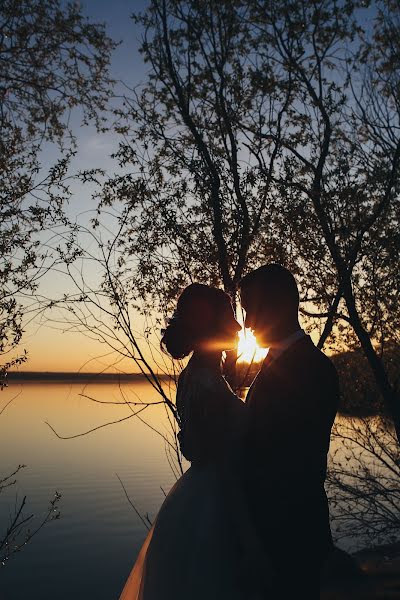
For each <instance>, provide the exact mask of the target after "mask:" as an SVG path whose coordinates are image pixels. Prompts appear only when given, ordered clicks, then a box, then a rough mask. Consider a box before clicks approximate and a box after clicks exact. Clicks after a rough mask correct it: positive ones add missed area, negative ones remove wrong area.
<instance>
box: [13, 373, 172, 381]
mask: <svg viewBox="0 0 400 600" xmlns="http://www.w3.org/2000/svg"><path fill="white" fill-rule="evenodd" d="M158 377H159V378H160V379H164V378H165V377H166V376H165V375H159V376H158ZM7 379H8V380H9V381H41V382H47V381H48V382H52V381H69V382H77V383H80V382H84V383H106V382H117V383H118V382H125V381H140V380H143V379H144V376H143V375H142V374H141V373H60V372H41V371H10V372H9V373H8V375H7Z"/></svg>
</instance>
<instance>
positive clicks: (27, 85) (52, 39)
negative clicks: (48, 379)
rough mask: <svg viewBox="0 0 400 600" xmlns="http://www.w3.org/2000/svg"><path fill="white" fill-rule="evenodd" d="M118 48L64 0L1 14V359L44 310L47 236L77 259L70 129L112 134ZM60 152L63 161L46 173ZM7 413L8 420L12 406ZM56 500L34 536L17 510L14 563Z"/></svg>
mask: <svg viewBox="0 0 400 600" xmlns="http://www.w3.org/2000/svg"><path fill="white" fill-rule="evenodd" d="M114 47H115V43H114V42H113V41H112V40H111V39H110V38H109V37H107V35H106V34H105V29H104V26H102V25H97V24H91V23H89V22H88V21H87V20H86V19H85V18H84V17H83V15H82V13H81V11H80V9H79V7H78V4H77V3H69V4H67V5H65V4H64V3H61V2H60V1H59V0H15V1H14V0H4V1H3V2H2V3H1V7H0V127H1V135H0V255H1V262H0V355H3V357H4V356H5V355H7V353H9V352H10V351H11V350H13V349H14V348H15V347H16V346H17V344H18V343H19V342H20V340H21V336H22V334H23V318H24V317H26V315H27V313H30V312H31V313H36V312H37V311H38V310H39V308H40V306H38V305H36V304H35V301H33V302H32V301H29V303H28V306H27V300H26V297H30V296H31V295H32V294H33V292H34V291H35V290H36V289H37V286H38V282H39V279H40V278H41V277H42V276H43V275H44V274H45V273H46V272H47V271H48V270H49V269H50V268H51V267H52V266H53V265H54V262H55V261H56V260H57V253H51V252H49V251H48V249H46V243H45V242H46V239H45V238H44V237H43V234H44V232H45V231H48V230H50V229H51V228H53V232H52V235H56V233H57V231H56V229H55V228H56V227H58V228H59V229H61V230H62V233H63V234H64V236H63V237H64V239H65V240H66V242H65V244H63V246H61V245H59V247H58V255H61V258H62V260H63V261H67V262H68V261H69V260H72V259H73V258H74V256H76V253H75V250H74V245H73V241H74V238H73V233H74V232H73V231H69V233H68V232H65V230H66V229H67V227H68V228H69V223H68V220H67V218H66V217H65V214H64V212H63V206H64V204H65V202H66V200H67V199H68V198H69V196H70V189H69V183H68V175H69V174H68V167H69V163H70V159H71V157H72V156H73V155H74V153H75V151H76V140H75V137H74V135H73V132H72V129H71V127H70V125H69V120H70V117H71V114H72V111H73V109H74V108H75V107H76V108H79V110H80V111H81V112H82V117H83V123H85V124H88V123H89V122H93V123H94V124H95V126H96V127H97V129H98V130H99V131H100V130H101V129H102V128H104V126H105V120H104V116H103V114H102V113H103V111H104V109H105V107H106V102H107V99H108V97H109V96H110V93H111V87H110V86H111V83H112V82H111V80H110V77H109V75H108V66H109V61H110V54H111V52H112V50H113V48H114ZM45 147H47V148H49V147H51V151H52V155H53V154H54V152H57V153H58V155H59V158H58V160H56V161H55V162H53V163H52V164H50V166H48V165H45V164H42V155H41V153H42V151H43V149H44V148H45ZM25 359H26V354H25V353H24V354H22V355H21V356H19V357H18V356H17V357H14V358H7V359H5V361H4V362H3V364H2V366H1V367H0V372H1V380H0V385H1V388H3V387H4V385H5V384H6V382H5V376H6V371H7V369H8V368H10V367H12V366H15V365H16V364H20V363H21V362H24V360H25ZM8 404H9V402H8V403H7V404H6V405H5V406H4V407H3V408H2V410H1V411H0V414H1V413H2V412H3V411H4V410H5V408H6V407H7V406H8ZM20 468H22V466H19V467H18V468H17V469H16V470H15V471H14V473H12V474H9V475H4V474H2V475H0V493H2V492H4V490H5V489H6V488H9V487H10V486H14V484H15V483H16V481H15V479H14V475H16V473H17V472H18V471H19V470H20ZM59 498H60V496H59V494H58V493H56V495H55V497H54V499H53V500H52V501H51V502H50V506H49V509H48V512H47V514H46V516H45V517H44V520H43V521H42V522H41V523H40V524H39V525H38V526H37V527H36V528H35V529H34V530H33V531H32V530H29V529H28V527H29V525H31V523H32V518H33V515H28V516H26V515H25V514H24V512H23V511H24V509H26V497H24V498H23V500H22V502H21V503H19V504H18V505H16V506H15V512H14V513H13V514H12V516H11V520H10V523H9V524H8V525H7V526H6V527H5V530H4V532H2V534H1V536H0V561H1V562H2V563H3V564H4V563H5V561H6V560H7V559H8V558H9V557H10V556H11V555H12V554H14V553H15V552H18V551H20V550H21V549H22V548H23V547H24V546H25V544H26V543H27V542H28V541H29V540H30V539H31V538H32V537H33V535H35V534H36V533H37V531H39V530H40V529H41V528H42V527H43V526H44V525H45V524H46V523H47V522H48V521H49V520H52V519H53V518H54V517H56V516H57V515H58V512H57V504H58V501H59Z"/></svg>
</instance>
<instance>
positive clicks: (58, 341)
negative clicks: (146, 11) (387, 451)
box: [21, 0, 159, 372]
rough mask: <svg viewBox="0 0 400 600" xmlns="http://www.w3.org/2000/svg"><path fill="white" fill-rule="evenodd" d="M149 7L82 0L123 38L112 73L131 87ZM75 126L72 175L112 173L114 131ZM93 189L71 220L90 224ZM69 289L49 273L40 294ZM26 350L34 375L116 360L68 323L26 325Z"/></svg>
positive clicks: (77, 203)
mask: <svg viewBox="0 0 400 600" xmlns="http://www.w3.org/2000/svg"><path fill="white" fill-rule="evenodd" d="M146 4H147V3H146V2H145V0H136V1H134V2H130V1H126V0H114V1H113V2H109V1H108V0H86V2H81V5H82V6H83V10H84V12H85V14H87V15H88V16H89V17H90V19H91V21H92V22H105V23H106V25H107V31H108V34H109V35H110V36H111V37H112V38H113V39H114V40H121V44H120V46H119V47H118V48H117V49H116V51H115V52H114V56H113V61H112V68H111V75H112V77H113V78H115V79H116V80H118V81H119V82H121V81H123V82H124V83H126V84H127V85H128V86H129V87H134V86H135V85H137V84H139V83H140V82H141V80H143V78H144V75H145V66H144V65H143V62H142V59H141V56H140V54H139V52H138V48H139V45H140V38H141V33H142V32H141V30H140V29H139V28H138V27H137V26H136V25H135V24H134V23H133V21H132V20H131V19H130V15H131V14H132V12H134V11H140V10H141V9H143V8H144V7H145V6H146ZM118 86H120V89H121V90H122V84H121V83H119V84H117V86H116V92H117V93H118ZM72 123H73V128H74V130H75V133H76V135H77V138H78V154H77V156H76V158H75V159H74V161H73V163H72V166H71V171H72V172H73V171H74V170H78V169H83V168H93V167H101V168H103V169H104V170H105V172H106V174H107V175H111V174H112V173H114V172H115V171H116V170H117V165H116V161H115V160H113V159H111V158H110V155H111V154H112V153H113V152H115V151H116V149H117V146H118V137H117V136H116V135H115V134H112V133H108V134H98V133H97V132H96V131H95V130H94V128H93V127H86V128H81V127H80V125H79V116H78V115H77V114H75V115H72ZM53 160H54V149H53V148H52V147H50V146H47V147H45V148H44V151H43V155H42V162H43V166H44V168H46V166H49V165H50V164H52V161H53ZM91 191H93V190H91V188H90V186H85V188H83V187H75V188H74V195H73V198H72V199H71V201H70V203H69V205H68V207H67V213H68V216H70V217H71V218H72V219H77V220H78V221H79V222H84V223H85V222H88V219H89V218H90V214H91V213H90V211H92V210H93V209H94V208H95V201H94V200H92V198H91ZM68 286H69V284H68V282H67V281H66V279H65V278H63V277H62V276H61V275H59V274H56V273H49V274H48V275H47V276H46V277H45V278H44V279H43V280H42V283H41V288H40V291H41V292H42V293H43V294H44V295H45V296H47V297H49V298H54V297H57V296H58V297H60V296H62V294H63V293H64V292H68V291H69V288H68ZM54 318H55V319H56V320H59V318H58V315H57V313H55V314H54ZM134 321H135V328H136V329H137V330H138V331H143V329H144V323H143V318H142V317H140V316H138V315H137V316H135V318H134ZM151 341H152V343H153V344H154V347H155V348H157V347H158V344H159V336H158V335H155V336H154V337H153V338H152V340H151ZM21 348H23V349H26V350H27V351H28V354H29V362H27V363H26V364H24V365H23V366H22V367H21V368H22V369H23V370H29V371H72V372H74V371H79V370H83V371H91V372H99V371H102V370H103V369H106V368H107V366H108V365H110V364H112V363H113V362H114V360H115V357H113V356H112V355H110V354H109V348H107V347H106V345H105V344H101V343H100V342H99V341H96V340H95V339H89V338H88V337H87V336H85V335H83V334H82V333H79V332H72V331H68V327H67V326H66V325H62V324H60V323H50V322H49V321H48V320H47V318H41V319H39V320H36V321H35V322H33V323H29V325H27V327H26V330H25V336H24V338H23V343H22V345H21ZM146 356H148V357H149V360H150V362H151V361H152V359H151V358H150V353H148V352H147V351H146ZM117 369H118V370H119V369H121V370H122V371H125V372H131V371H137V367H136V366H135V365H134V364H131V362H130V361H127V360H125V361H123V363H121V364H119V365H118V367H117ZM110 370H113V369H112V368H111V369H110Z"/></svg>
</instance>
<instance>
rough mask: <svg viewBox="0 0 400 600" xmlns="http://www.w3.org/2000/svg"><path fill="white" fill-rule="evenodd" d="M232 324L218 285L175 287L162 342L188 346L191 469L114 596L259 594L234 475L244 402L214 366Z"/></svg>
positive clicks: (182, 393) (181, 385)
mask: <svg viewBox="0 0 400 600" xmlns="http://www.w3.org/2000/svg"><path fill="white" fill-rule="evenodd" d="M239 330H240V325H239V324H238V322H237V321H236V319H235V317H234V314H233V310H232V306H231V302H230V298H229V296H228V295H227V294H225V293H224V292H223V291H222V290H218V289H215V288H212V287H208V286H206V285H202V284H197V283H195V284H192V285H189V286H188V287H187V288H185V290H184V291H183V292H182V294H181V296H180V297H179V299H178V303H177V307H176V310H175V312H174V315H173V317H172V319H170V321H169V324H168V326H167V329H166V330H165V332H164V335H163V338H162V341H161V344H162V347H163V348H164V349H165V350H166V351H167V352H168V353H169V354H170V355H171V356H172V357H173V358H175V359H182V358H184V357H186V356H188V355H189V354H190V353H192V352H193V354H192V356H191V358H190V360H189V362H188V364H187V366H186V368H185V369H184V370H183V371H182V373H181V374H180V376H179V381H178V388H177V397H176V405H177V411H178V417H179V422H180V427H181V430H180V434H179V441H180V445H181V450H182V453H183V455H184V456H185V457H186V458H187V459H188V460H189V461H190V462H191V467H190V468H189V469H188V470H187V471H186V473H185V474H184V475H183V476H182V477H181V478H180V479H179V480H178V481H177V482H176V484H175V485H174V486H173V488H172V489H171V491H170V492H169V494H168V496H167V497H166V499H165V501H164V503H163V505H162V506H161V509H160V511H159V513H158V515H157V517H156V520H155V522H154V524H153V527H152V528H151V530H150V531H149V533H148V535H147V538H146V540H145V542H144V544H143V546H142V549H141V551H140V553H139V556H138V558H137V560H136V563H135V565H134V567H133V569H132V571H131V573H130V575H129V578H128V579H127V581H126V584H125V587H124V589H123V591H122V594H121V596H120V600H172V599H174V600H189V599H190V600H200V599H201V600H205V599H207V600H217V599H218V600H224V599H229V600H245V599H250V598H257V597H261V596H257V594H256V592H255V587H256V586H255V585H254V581H255V580H256V579H257V577H258V575H256V576H254V569H255V568H256V569H257V570H258V572H259V574H260V575H259V579H261V578H263V579H265V568H266V563H265V562H263V561H262V564H261V562H260V560H261V558H260V557H261V556H262V550H261V549H260V546H259V542H258V540H257V536H256V535H255V532H254V530H253V526H252V524H251V522H250V518H249V516H248V514H247V507H246V503H245V501H244V499H243V495H242V490H241V485H240V479H239V465H240V444H241V440H242V439H243V437H244V434H245V428H246V406H245V404H243V402H242V401H241V400H240V398H238V397H237V396H236V395H235V394H234V393H233V391H232V390H231V388H230V387H229V385H228V384H227V383H226V381H225V379H224V378H223V376H222V374H221V368H220V362H221V353H222V351H223V350H229V349H232V348H233V347H234V346H235V340H236V335H237V332H238V331H239ZM251 571H253V573H251ZM249 581H251V582H252V585H249Z"/></svg>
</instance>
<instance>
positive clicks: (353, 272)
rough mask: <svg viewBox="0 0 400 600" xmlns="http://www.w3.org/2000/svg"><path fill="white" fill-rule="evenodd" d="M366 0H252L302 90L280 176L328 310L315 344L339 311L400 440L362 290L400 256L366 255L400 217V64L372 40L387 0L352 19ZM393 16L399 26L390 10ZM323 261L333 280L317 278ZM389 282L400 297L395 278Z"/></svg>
mask: <svg viewBox="0 0 400 600" xmlns="http://www.w3.org/2000/svg"><path fill="white" fill-rule="evenodd" d="M359 6H360V5H358V3H356V2H345V3H343V2H324V1H316V2H312V3H308V2H307V3H306V2H301V1H300V2H297V1H296V2H293V3H290V4H289V5H287V4H286V3H282V4H281V3H273V5H272V4H271V5H270V6H269V7H268V10H265V6H262V7H261V5H256V9H255V14H254V17H253V18H254V19H255V20H257V22H258V23H259V27H260V40H259V41H258V42H257V43H258V44H260V43H261V44H263V45H264V46H265V47H267V45H268V48H269V54H270V60H269V63H271V61H274V63H275V65H276V73H277V77H279V74H280V73H281V71H282V65H286V68H287V69H289V70H290V72H291V76H292V81H293V88H294V90H295V92H294V94H293V96H294V102H293V103H292V104H291V106H290V109H289V110H290V112H289V118H288V120H287V128H286V129H285V131H284V132H283V133H282V135H281V144H282V146H283V147H284V149H285V151H286V153H285V154H284V156H283V163H282V167H283V169H282V172H281V173H280V178H279V181H277V183H278V185H279V188H280V192H281V194H282V195H284V194H285V191H286V190H288V189H290V190H292V192H291V194H290V206H289V207H287V208H286V210H285V207H283V209H282V213H283V214H284V215H285V213H286V215H287V213H288V212H289V214H290V212H291V213H292V214H294V212H295V207H296V206H297V209H298V213H297V222H296V220H295V221H294V222H292V223H291V222H290V221H289V220H286V222H285V223H284V229H285V230H286V232H287V231H288V230H289V231H290V230H294V233H295V240H294V243H293V246H294V247H295V248H296V239H297V240H300V244H299V245H297V248H296V250H295V252H296V254H297V257H296V261H297V264H300V263H301V262H302V261H303V260H304V259H305V261H306V268H305V269H304V267H303V269H302V273H303V276H302V279H303V280H304V284H303V289H304V288H306V289H307V288H308V290H310V291H311V297H312V299H313V301H314V303H315V304H316V305H317V306H318V305H319V306H320V307H321V305H322V307H323V310H322V313H321V312H320V314H317V313H316V312H315V311H314V312H308V314H309V315H312V316H316V317H318V316H320V317H326V322H325V328H324V331H323V332H322V336H321V340H320V346H322V345H323V344H324V342H325V340H326V339H327V337H328V335H329V334H330V333H331V331H332V327H333V325H334V323H335V322H336V321H339V322H340V321H341V320H343V321H345V322H346V323H348V324H349V325H350V326H351V328H352V330H353V332H354V334H355V335H356V337H357V338H358V342H359V343H360V345H361V347H362V348H363V351H364V353H365V355H366V357H367V359H368V362H369V364H370V367H371V369H372V371H373V372H374V375H375V378H376V381H377V385H378V387H379V389H380V392H381V394H382V396H383V398H384V401H385V405H386V407H387V409H388V410H389V412H390V414H391V415H392V417H393V420H394V423H395V426H396V430H397V434H398V438H399V439H400V403H399V401H398V398H397V397H396V392H395V390H394V388H393V386H392V384H391V382H390V381H389V377H388V373H387V371H386V369H385V366H384V363H383V361H382V360H381V358H380V356H379V353H378V352H377V351H376V350H375V348H374V341H376V326H375V322H376V310H377V308H379V307H378V306H377V302H376V298H373V299H372V305H368V303H364V298H365V295H364V291H368V290H369V299H370V301H371V293H370V285H371V283H372V286H373V289H374V290H375V291H376V289H377V273H378V272H379V270H380V271H381V278H382V275H383V274H384V275H383V276H384V277H385V276H387V274H388V271H389V273H393V269H394V266H395V263H394V262H391V261H390V262H388V261H387V251H386V252H385V250H384V249H382V250H381V252H380V253H381V255H382V259H383V260H379V259H380V258H381V257H379V255H378V256H374V259H373V262H372V264H371V243H372V244H375V247H376V246H377V245H378V246H380V245H381V239H380V238H381V232H382V229H384V228H387V230H388V232H389V231H390V230H391V229H392V228H393V217H394V213H393V208H394V206H395V203H396V199H397V197H398V190H399V174H400V135H399V134H400V129H399V124H400V120H399V117H400V113H399V111H398V108H399V102H398V91H399V86H398V77H399V70H398V68H397V65H396V64H395V62H394V60H393V57H392V55H393V48H389V49H388V48H387V47H385V44H378V43H377V42H378V41H379V40H380V39H381V38H382V37H384V36H385V35H386V36H387V33H388V31H387V30H388V27H389V25H388V21H387V20H385V17H384V14H386V13H384V12H383V11H384V10H385V8H386V7H385V4H384V5H383V9H382V10H380V9H379V10H378V15H377V17H376V20H375V23H374V30H373V34H372V39H368V36H367V35H366V34H365V32H363V30H362V28H361V27H360V25H359V24H358V23H357V21H356V18H355V17H356V12H355V11H356V9H357V8H359ZM378 8H379V6H378ZM386 16H387V14H386ZM390 26H391V27H392V29H393V27H394V24H393V19H392V18H391V20H390ZM392 34H393V31H392ZM345 42H347V45H346V43H345ZM388 51H389V54H390V56H391V57H392V58H391V59H390V63H389V62H388V61H389V57H388V56H387V54H388ZM281 76H282V77H284V75H281ZM357 76H358V77H357ZM339 82H340V84H339ZM260 135H261V136H263V137H265V136H267V137H269V135H270V134H269V132H265V133H264V132H261V133H260ZM286 215H285V216H286ZM285 216H284V217H283V218H285ZM304 217H305V218H306V219H307V224H309V225H311V228H310V231H309V232H308V234H304ZM281 233H282V231H281ZM290 239H293V237H291V238H290ZM371 241H372V242H371ZM391 243H392V244H393V235H392V236H391ZM310 251H311V252H310ZM385 254H386V262H385V259H384V256H385ZM395 254H396V252H395ZM318 255H319V256H318ZM318 258H320V260H318ZM310 259H311V261H310ZM321 260H322V264H323V265H324V271H323V272H325V270H326V272H327V273H328V281H329V285H328V286H327V281H326V280H325V277H322V278H321ZM309 261H310V262H311V263H313V267H311V268H309ZM377 267H378V268H377ZM387 267H389V269H387ZM313 275H314V276H313ZM332 275H333V277H332ZM382 291H383V290H382ZM394 292H395V297H397V295H398V292H399V286H398V281H397V282H396V286H395V290H394ZM379 297H380V299H382V294H380V295H379ZM389 297H392V298H393V294H390V296H389ZM342 299H343V303H342V302H341V301H342ZM341 304H342V311H340V305H341ZM388 308H389V304H388ZM368 309H369V310H368ZM374 314H375V317H374ZM387 319H390V315H389V314H388V312H387V311H385V312H384V313H382V308H381V319H380V324H381V325H382V323H383V321H384V320H387ZM389 329H390V328H387V327H386V328H385V330H386V332H388V331H389ZM381 339H382V336H381ZM384 339H385V336H384Z"/></svg>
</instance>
